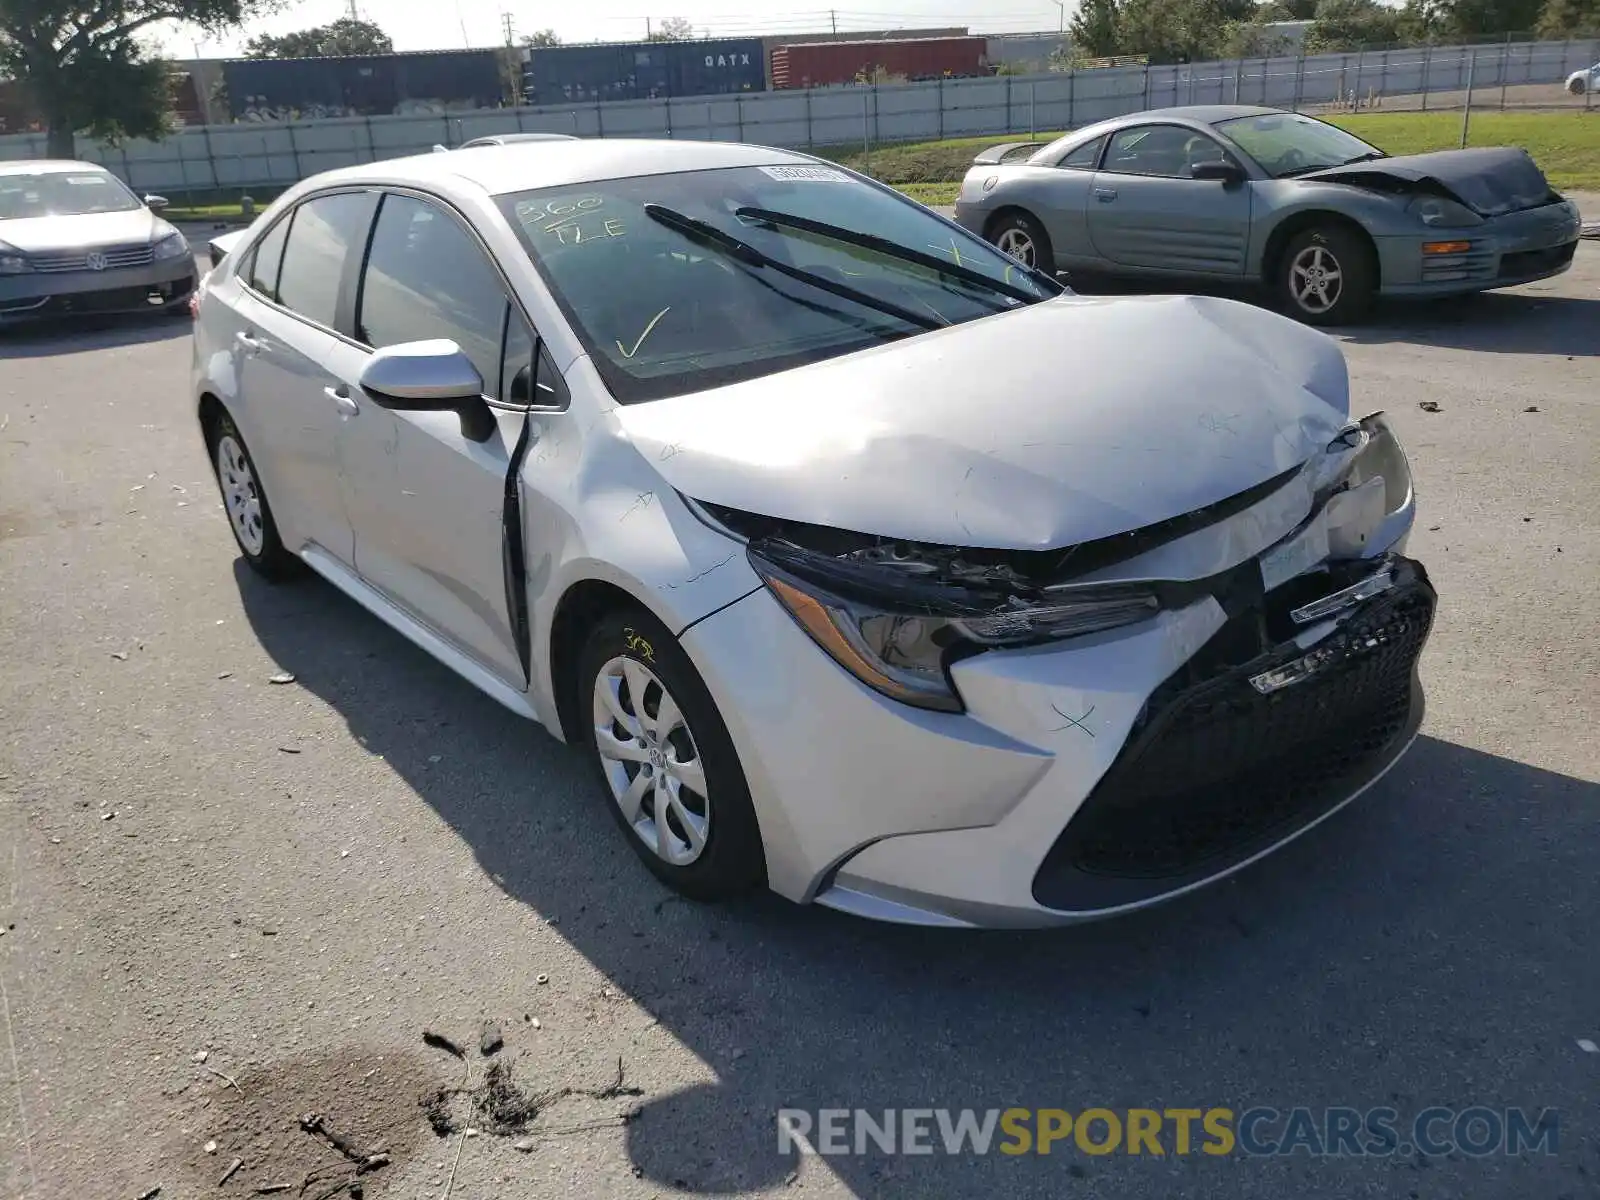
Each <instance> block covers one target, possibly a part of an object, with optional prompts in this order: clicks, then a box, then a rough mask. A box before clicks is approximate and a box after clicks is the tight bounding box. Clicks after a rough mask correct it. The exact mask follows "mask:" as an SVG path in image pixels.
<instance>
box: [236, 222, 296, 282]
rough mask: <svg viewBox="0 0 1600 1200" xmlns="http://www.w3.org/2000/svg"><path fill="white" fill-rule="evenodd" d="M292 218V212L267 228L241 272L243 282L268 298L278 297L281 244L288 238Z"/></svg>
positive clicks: (281, 257)
mask: <svg viewBox="0 0 1600 1200" xmlns="http://www.w3.org/2000/svg"><path fill="white" fill-rule="evenodd" d="M292 220H294V214H292V213H291V214H290V215H288V216H286V217H284V218H283V219H282V220H281V221H279V222H278V223H277V224H276V225H274V226H273V227H272V228H271V229H269V230H267V236H266V237H264V238H262V239H261V240H260V241H259V242H257V243H256V248H255V252H254V253H253V254H251V256H250V264H249V266H247V267H246V268H245V269H244V272H243V274H244V277H245V282H246V283H248V284H249V285H250V286H251V287H252V288H254V289H255V290H256V291H258V292H260V293H261V294H262V295H263V296H265V297H266V298H267V299H268V300H276V299H277V298H278V268H279V266H281V265H282V263H283V244H284V242H285V241H287V240H288V237H289V222H290V221H292Z"/></svg>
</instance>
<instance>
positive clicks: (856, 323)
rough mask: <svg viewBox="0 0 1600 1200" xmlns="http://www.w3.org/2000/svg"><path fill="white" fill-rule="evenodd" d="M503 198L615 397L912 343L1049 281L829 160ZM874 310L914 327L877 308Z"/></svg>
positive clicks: (630, 398)
mask: <svg viewBox="0 0 1600 1200" xmlns="http://www.w3.org/2000/svg"><path fill="white" fill-rule="evenodd" d="M501 204H502V207H503V209H504V211H505V214H506V216H507V217H508V218H509V219H510V221H511V223H512V225H513V226H514V227H515V228H516V230H517V231H518V233H519V234H520V235H521V238H522V242H523V245H524V247H525V248H526V249H527V251H528V254H529V256H530V257H531V258H532V260H533V262H534V265H535V267H536V268H537V269H538V270H539V273H540V274H541V275H542V276H543V278H544V280H545V282H546V283H547V284H548V285H549V287H550V289H551V291H552V292H553V293H554V295H555V297H556V300H557V302H558V303H559V304H560V305H561V307H562V310H563V311H564V312H565V314H566V316H567V318H568V320H569V321H570V322H571V324H572V326H573V329H574V332H575V333H576V334H577V335H578V337H579V339H580V340H581V341H582V342H583V344H584V346H585V348H586V349H587V350H588V352H589V354H590V357H591V358H592V360H593V361H594V363H595V366H596V369H597V370H598V371H599V372H600V374H601V377H602V378H603V379H604V380H605V382H606V385H607V387H608V388H609V389H610V390H611V392H612V394H613V395H614V396H615V397H616V398H617V399H618V400H619V401H622V402H623V403H632V402H636V401H643V400H652V399H658V398H660V397H664V396H672V395H679V394H682V393H685V392H691V391H697V390H700V389H703V388H709V387H717V386H720V385H723V384H729V383H735V382H739V381H741V380H745V379H752V378H756V377H759V376H762V375H768V374H772V373H774V372H777V371H781V370H786V369H788V368H791V367H796V366H800V365H803V364H805V363H809V362H816V361H819V360H821V359H825V358H831V357H834V356H836V355H840V354H847V353H850V352H852V351H855V350H860V349H864V348H866V347H869V346H873V345H878V344H881V343H883V342H886V341H893V340H895V339H898V338H902V337H909V336H913V335H915V334H917V333H921V332H924V331H925V328H926V324H927V323H929V322H931V323H937V324H960V323H962V322H964V321H971V320H975V319H977V318H979V317H985V316H992V315H994V314H995V313H997V312H1003V311H1005V310H1007V309H1009V308H1014V307H1018V306H1021V305H1024V304H1028V303H1032V302H1034V301H1036V300H1043V299H1047V298H1048V297H1050V296H1052V295H1055V294H1056V292H1057V290H1058V289H1056V288H1054V287H1053V286H1052V285H1051V284H1050V283H1049V282H1048V281H1045V280H1043V279H1040V278H1039V277H1037V276H1035V275H1033V274H1032V273H1031V272H1029V271H1028V270H1026V269H1025V268H1023V267H1022V266H1020V265H1019V264H1018V263H1016V262H1015V261H1014V260H1013V259H1011V258H1010V257H1008V256H1007V255H1004V254H1002V253H1000V252H999V251H998V250H996V249H995V248H994V247H992V246H990V245H989V244H988V243H986V242H984V241H982V240H981V239H979V238H978V237H976V236H974V235H972V234H970V233H967V232H966V231H965V230H962V229H959V228H956V227H954V226H952V225H950V224H948V223H946V222H945V221H943V220H940V219H939V218H937V217H936V216H934V214H932V213H931V212H929V211H928V210H927V209H925V208H923V207H922V206H920V205H917V204H913V203H911V202H910V201H908V200H905V199H903V198H901V197H899V196H896V195H895V194H894V193H892V192H887V191H885V190H881V189H878V188H875V187H872V186H870V185H868V184H865V183H862V182H860V181H858V180H856V179H854V178H852V177H851V176H849V175H847V174H845V173H844V172H842V171H839V170H837V169H835V168H832V167H824V166H809V165H806V166H800V165H788V166H772V167H735V168H729V169H723V170H713V171H694V172H683V173H677V174H666V175H650V176H640V177H637V178H632V179H613V180H603V181H599V182H595V183H589V184H584V185H581V186H572V187H561V188H548V189H541V190H539V191H533V192H526V193H520V194H516V195H511V196H504V197H501ZM647 204H652V205H659V206H662V207H664V208H665V209H668V210H670V211H671V212H672V213H675V214H679V215H681V216H682V217H685V218H689V219H692V220H694V221H699V222H703V223H705V224H706V225H709V226H711V227H713V228H714V229H715V230H717V231H719V232H720V233H722V234H725V235H727V236H728V237H731V238H735V239H737V240H738V241H740V242H743V243H745V244H746V245H747V246H750V247H752V248H754V249H755V250H757V251H759V252H760V253H761V254H763V255H766V256H769V257H771V258H773V259H776V260H778V261H780V262H781V263H783V264H785V265H787V266H789V267H791V268H794V269H797V270H798V271H801V272H804V273H806V274H808V275H810V276H813V277H814V278H816V279H821V280H824V281H826V282H827V283H830V284H832V285H835V290H831V291H830V290H828V288H827V287H825V286H819V285H818V284H816V283H815V282H808V281H806V280H801V279H795V278H792V277H790V276H786V275H784V274H782V273H781V272H779V271H776V270H774V269H772V268H770V267H762V266H757V265H754V264H752V263H750V262H747V261H744V260H743V259H741V257H740V256H739V255H738V254H736V253H734V254H730V253H727V252H725V251H724V250H720V249H717V248H714V247H712V246H707V245H705V244H702V242H700V241H697V240H696V239H695V238H693V237H690V236H686V235H685V233H683V232H681V231H679V230H678V229H674V228H669V227H668V226H667V225H664V224H661V223H659V222H658V221H657V220H655V219H652V218H651V217H650V216H648V215H646V211H645V206H646V205H647ZM741 209H761V210H766V211H767V212H769V213H778V214H783V215H785V216H793V217H796V218H799V219H801V220H806V221H810V222H821V223H825V224H827V225H831V226H834V227H838V228H843V229H845V230H848V231H854V232H856V233H860V234H868V235H873V236H876V237H880V238H883V239H886V240H887V241H889V242H891V243H893V244H895V245H897V246H903V247H906V248H908V249H910V250H912V251H916V252H920V253H921V254H923V255H927V256H931V257H932V258H933V259H935V260H937V261H938V262H940V263H949V264H953V265H954V266H958V267H961V268H965V269H966V270H968V271H973V272H976V273H977V274H978V275H979V276H981V277H982V279H984V280H994V281H995V282H996V283H997V284H1001V285H1003V286H1005V287H1006V288H1008V289H1013V290H1016V289H1020V291H1021V294H1020V295H1009V296H1008V295H1004V294H1000V293H997V292H996V291H994V290H992V289H991V288H990V287H989V286H987V285H985V284H984V283H982V282H981V281H979V282H972V281H968V280H963V279H960V278H958V277H957V276H955V275H953V274H946V273H944V272H942V271H940V270H936V269H933V268H931V267H930V266H927V265H918V264H912V263H907V262H904V261H901V260H898V259H896V258H895V257H893V256H892V255H890V254H886V253H883V252H880V251H878V250H873V249H867V248H863V247H860V246H854V245H848V244H845V243H842V242H840V241H838V240H836V239H835V238H833V237H831V236H827V235H824V234H820V233H818V232H816V231H815V230H811V231H802V230H797V229H795V228H792V227H779V226H776V225H774V224H770V223H765V222H762V221H759V220H755V219H752V218H750V217H749V216H748V215H740V210H741ZM839 290H849V291H851V292H854V293H858V294H859V295H860V297H861V299H853V298H850V297H848V296H841V295H839V294H838V291H839ZM885 305H887V306H889V307H891V308H894V309H898V310H900V311H901V312H903V313H913V314H915V315H916V316H917V318H918V320H917V321H912V320H908V319H905V318H904V317H902V316H896V315H894V314H893V313H891V312H885V311H884V310H883V309H884V306H885Z"/></svg>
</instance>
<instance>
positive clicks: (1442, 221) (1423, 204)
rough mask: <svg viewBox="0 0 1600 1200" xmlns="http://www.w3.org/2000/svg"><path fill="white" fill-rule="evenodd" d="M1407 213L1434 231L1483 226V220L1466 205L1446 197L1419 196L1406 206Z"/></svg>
mask: <svg viewBox="0 0 1600 1200" xmlns="http://www.w3.org/2000/svg"><path fill="white" fill-rule="evenodd" d="M1406 211H1407V212H1409V213H1412V214H1413V215H1414V216H1416V217H1417V218H1418V219H1419V220H1420V221H1421V222H1422V223H1423V224H1424V225H1427V226H1428V227H1429V228H1432V229H1463V228H1466V227H1468V226H1472V225H1482V224H1483V218H1482V217H1480V216H1479V215H1478V214H1477V213H1475V212H1473V211H1472V210H1471V209H1470V208H1468V207H1467V206H1466V205H1465V204H1461V203H1459V202H1457V201H1455V200H1450V199H1447V198H1445V197H1444V196H1418V197H1417V198H1416V199H1414V200H1412V201H1411V203H1410V204H1408V205H1406Z"/></svg>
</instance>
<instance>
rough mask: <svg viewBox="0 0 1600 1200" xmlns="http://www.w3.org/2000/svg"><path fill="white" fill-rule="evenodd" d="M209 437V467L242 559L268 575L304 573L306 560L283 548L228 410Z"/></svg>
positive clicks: (277, 577) (287, 576) (285, 576)
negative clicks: (213, 474) (220, 493)
mask: <svg viewBox="0 0 1600 1200" xmlns="http://www.w3.org/2000/svg"><path fill="white" fill-rule="evenodd" d="M209 440H210V443H211V469H212V470H213V471H214V472H215V473H216V476H217V487H218V488H219V489H220V490H221V492H222V506H223V507H224V508H225V509H226V510H227V513H228V527H229V528H230V529H232V530H233V540H234V541H235V542H237V543H238V544H239V552H240V553H241V554H243V555H244V560H245V562H247V563H249V564H250V566H251V567H252V568H253V569H254V570H255V571H256V572H257V574H260V575H262V576H264V577H265V578H267V579H272V580H282V579H292V578H294V577H295V576H298V575H302V574H304V573H305V564H304V563H302V562H301V561H300V560H299V559H298V558H296V557H295V556H294V555H293V554H290V553H289V551H288V550H286V549H284V545H283V540H282V539H281V538H280V537H279V536H278V523H277V522H276V521H274V520H273V519H272V506H271V505H270V504H268V503H267V494H266V492H265V491H264V490H262V487H261V477H260V475H259V474H257V472H256V465H255V462H254V461H253V460H252V459H251V457H250V451H249V450H247V449H246V448H245V444H244V438H243V437H242V436H240V434H239V430H238V428H237V427H236V426H235V425H234V423H233V419H232V418H231V417H229V416H228V414H227V413H221V414H220V415H219V416H218V417H217V418H216V420H215V421H214V422H213V423H212V425H211V428H210V439H209Z"/></svg>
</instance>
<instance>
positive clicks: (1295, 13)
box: [1257, 0, 1317, 21]
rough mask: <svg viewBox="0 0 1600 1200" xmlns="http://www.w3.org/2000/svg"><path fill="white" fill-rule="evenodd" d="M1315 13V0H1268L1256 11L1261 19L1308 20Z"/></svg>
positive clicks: (1313, 17) (1314, 15) (1312, 17)
mask: <svg viewBox="0 0 1600 1200" xmlns="http://www.w3.org/2000/svg"><path fill="white" fill-rule="evenodd" d="M1316 15H1317V0H1269V3H1267V4H1263V5H1262V6H1261V8H1260V10H1259V12H1258V13H1257V16H1259V17H1260V19H1261V20H1263V21H1310V20H1313V19H1315V18H1316Z"/></svg>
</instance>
